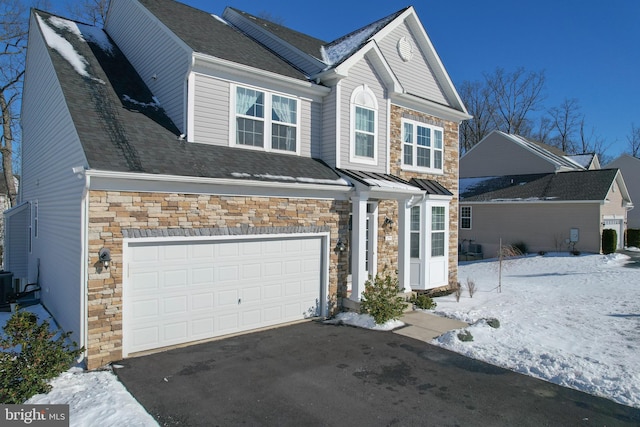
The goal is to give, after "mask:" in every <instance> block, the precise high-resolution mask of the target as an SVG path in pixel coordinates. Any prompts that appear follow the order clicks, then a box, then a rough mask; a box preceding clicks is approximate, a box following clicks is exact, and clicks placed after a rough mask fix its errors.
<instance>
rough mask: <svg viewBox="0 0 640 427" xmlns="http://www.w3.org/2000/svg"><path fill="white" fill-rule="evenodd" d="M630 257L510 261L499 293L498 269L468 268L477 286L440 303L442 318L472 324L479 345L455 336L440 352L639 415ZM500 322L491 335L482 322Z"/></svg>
mask: <svg viewBox="0 0 640 427" xmlns="http://www.w3.org/2000/svg"><path fill="white" fill-rule="evenodd" d="M627 261H628V257H627V256H625V255H620V254H617V255H607V256H604V255H586V256H580V257H575V256H570V255H547V256H544V257H541V256H536V257H528V258H521V259H515V260H510V261H508V262H507V263H506V267H505V268H504V269H503V272H502V292H501V293H498V292H497V289H496V286H497V282H498V263H497V262H495V261H489V262H476V263H470V264H466V265H461V266H460V268H459V272H458V277H459V280H460V282H461V284H462V285H463V288H464V286H465V283H466V280H467V278H468V279H471V280H473V281H474V282H475V284H476V287H477V291H476V293H475V294H474V295H473V298H470V297H469V294H468V292H466V290H463V294H462V296H461V298H460V302H456V299H455V296H453V295H450V296H446V297H441V298H436V300H435V301H436V302H437V304H438V306H437V308H436V311H435V313H436V314H439V315H443V316H447V317H452V318H455V319H459V320H462V321H465V322H467V323H470V324H471V326H469V327H468V328H466V329H467V330H468V331H469V332H471V334H472V335H473V341H472V342H462V341H460V340H459V339H458V338H457V334H458V332H460V331H450V332H448V333H447V334H444V335H442V336H440V337H438V338H436V339H435V340H433V344H436V345H439V346H441V347H444V348H447V349H450V350H453V351H455V352H458V353H460V354H463V355H465V356H468V357H472V358H475V359H479V360H483V361H485V362H488V363H491V364H494V365H498V366H502V367H505V368H508V369H511V370H513V371H516V372H520V373H523V374H526V375H531V376H534V377H537V378H540V379H543V380H547V381H550V382H552V383H556V384H559V385H562V386H566V387H571V388H574V389H577V390H581V391H584V392H587V393H591V394H594V395H598V396H602V397H606V398H609V399H611V400H614V401H615V402H618V403H621V404H624V405H629V406H635V407H640V366H639V365H638V354H640V328H639V324H638V322H639V321H640V284H639V283H638V273H639V270H638V269H633V268H628V267H625V266H624V264H625V263H626V262H627ZM487 318H496V319H498V320H499V321H500V325H501V326H500V327H499V328H497V329H494V328H491V327H490V326H488V325H487V324H486V322H484V321H482V319H487Z"/></svg>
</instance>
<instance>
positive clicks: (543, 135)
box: [530, 115, 553, 144]
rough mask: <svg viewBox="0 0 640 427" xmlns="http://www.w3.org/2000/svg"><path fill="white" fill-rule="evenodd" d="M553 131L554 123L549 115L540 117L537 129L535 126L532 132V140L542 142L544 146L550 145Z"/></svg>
mask: <svg viewBox="0 0 640 427" xmlns="http://www.w3.org/2000/svg"><path fill="white" fill-rule="evenodd" d="M552 130H553V122H552V121H551V118H549V116H547V115H543V116H540V117H539V118H538V125H537V127H536V126H534V128H533V130H532V131H531V134H530V137H531V139H533V140H535V141H538V142H542V143H543V144H549V142H550V141H551V131H552Z"/></svg>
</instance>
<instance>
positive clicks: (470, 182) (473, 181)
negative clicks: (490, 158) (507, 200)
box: [458, 176, 497, 194]
mask: <svg viewBox="0 0 640 427" xmlns="http://www.w3.org/2000/svg"><path fill="white" fill-rule="evenodd" d="M495 178H497V177H495V176H482V177H480V178H460V183H459V185H460V186H459V188H458V192H459V194H465V193H468V192H469V191H472V190H473V189H474V188H476V187H477V186H479V185H480V184H482V183H484V182H486V181H489V180H491V179H495Z"/></svg>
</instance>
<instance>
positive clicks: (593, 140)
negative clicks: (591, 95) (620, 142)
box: [580, 118, 613, 165]
mask: <svg viewBox="0 0 640 427" xmlns="http://www.w3.org/2000/svg"><path fill="white" fill-rule="evenodd" d="M580 144H581V146H582V152H583V153H594V154H597V155H598V159H600V163H601V164H603V165H604V164H607V163H609V162H610V161H611V160H613V159H612V158H611V157H610V156H609V154H608V152H607V151H608V150H609V148H611V145H612V143H611V142H610V143H607V142H606V141H605V139H604V138H602V137H601V136H600V135H597V134H596V133H595V129H593V128H591V131H590V132H589V133H587V132H586V130H585V120H584V118H582V120H581V121H580Z"/></svg>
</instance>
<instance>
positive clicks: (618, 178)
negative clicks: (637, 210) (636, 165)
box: [615, 169, 633, 207]
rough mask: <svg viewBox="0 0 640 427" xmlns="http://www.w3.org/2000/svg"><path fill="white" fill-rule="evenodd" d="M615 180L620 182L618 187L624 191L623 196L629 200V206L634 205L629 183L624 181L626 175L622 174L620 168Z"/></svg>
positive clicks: (621, 191)
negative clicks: (628, 186)
mask: <svg viewBox="0 0 640 427" xmlns="http://www.w3.org/2000/svg"><path fill="white" fill-rule="evenodd" d="M615 182H616V183H617V184H618V188H620V193H622V198H623V199H624V200H625V201H626V202H628V206H631V207H633V202H632V200H631V195H630V194H629V189H628V188H627V184H626V183H625V182H624V177H623V176H622V172H620V169H618V172H617V173H616V177H615Z"/></svg>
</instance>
